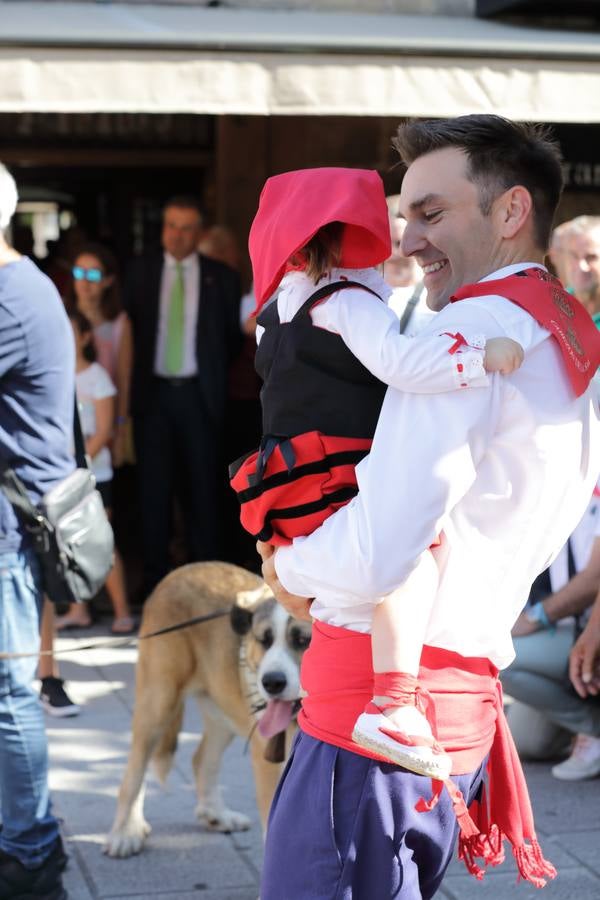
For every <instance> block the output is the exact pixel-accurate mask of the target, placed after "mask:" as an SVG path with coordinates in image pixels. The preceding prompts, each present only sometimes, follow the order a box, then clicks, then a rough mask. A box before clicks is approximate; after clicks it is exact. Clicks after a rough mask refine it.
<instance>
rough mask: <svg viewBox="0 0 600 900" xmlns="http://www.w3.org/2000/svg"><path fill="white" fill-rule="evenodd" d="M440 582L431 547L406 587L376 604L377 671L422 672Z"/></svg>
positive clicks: (374, 668) (375, 656) (373, 634)
mask: <svg viewBox="0 0 600 900" xmlns="http://www.w3.org/2000/svg"><path fill="white" fill-rule="evenodd" d="M437 585H438V570H437V566H436V564H435V560H434V558H433V556H432V554H431V553H430V552H429V550H427V551H425V553H423V554H422V556H421V558H420V559H419V562H418V563H417V566H416V568H415V569H414V570H413V571H412V572H411V574H410V575H409V577H408V578H407V580H406V581H405V582H404V584H403V585H402V587H400V588H398V589H397V590H396V591H393V592H392V593H391V594H388V596H387V597H386V598H385V599H384V600H383V601H382V602H381V603H380V604H379V605H378V606H377V607H376V608H375V613H374V615H373V626H372V632H371V639H372V651H373V671H374V672H406V673H407V674H409V675H415V676H416V675H418V673H419V665H420V662H421V651H422V649H423V644H424V643H425V631H426V629H427V623H428V622H429V617H430V615H431V610H432V607H433V601H434V599H435V594H436V591H437Z"/></svg>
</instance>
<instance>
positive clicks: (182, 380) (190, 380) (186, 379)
mask: <svg viewBox="0 0 600 900" xmlns="http://www.w3.org/2000/svg"><path fill="white" fill-rule="evenodd" d="M154 377H155V378H156V379H157V381H160V382H161V384H168V385H169V387H174V388H180V387H185V385H186V384H194V382H196V381H198V376H197V375H182V376H181V377H179V378H178V377H177V376H175V377H173V378H172V377H171V376H170V375H155V376H154Z"/></svg>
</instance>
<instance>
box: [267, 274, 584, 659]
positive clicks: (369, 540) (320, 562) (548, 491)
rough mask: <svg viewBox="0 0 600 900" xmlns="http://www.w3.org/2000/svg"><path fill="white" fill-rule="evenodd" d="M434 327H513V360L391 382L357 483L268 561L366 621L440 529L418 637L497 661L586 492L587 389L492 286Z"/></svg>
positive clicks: (553, 345)
mask: <svg viewBox="0 0 600 900" xmlns="http://www.w3.org/2000/svg"><path fill="white" fill-rule="evenodd" d="M531 265H532V264H531V263H522V264H519V265H513V266H507V267H505V268H503V269H501V270H499V271H497V272H494V273H492V274H491V275H489V276H487V278H486V279H483V280H484V281H485V280H491V279H496V278H501V277H503V276H506V275H510V274H513V273H514V272H517V271H519V270H521V269H524V268H530V267H531ZM441 331H449V332H457V331H460V332H462V333H465V332H469V331H470V332H480V333H482V334H485V335H486V337H487V338H490V337H495V336H508V337H511V338H513V339H514V340H516V341H518V342H519V343H520V344H521V345H522V346H523V348H524V349H525V361H524V363H523V365H522V366H521V368H520V369H518V370H517V371H516V372H514V373H513V374H512V375H510V376H508V377H504V376H501V375H493V376H491V377H490V378H489V382H490V383H489V386H488V387H484V388H481V389H479V390H468V391H454V392H451V393H445V394H430V395H424V394H418V393H405V392H401V391H397V390H394V389H389V390H388V391H387V394H386V397H385V400H384V403H383V407H382V410H381V415H380V418H379V422H378V425H377V430H376V432H375V437H374V440H373V446H372V449H371V453H370V454H369V456H368V457H366V458H365V459H364V460H363V461H362V462H361V463H359V465H358V466H357V469H356V471H357V479H358V485H359V493H358V494H357V496H356V497H355V498H353V500H351V501H350V503H349V504H347V505H346V506H345V507H343V508H342V509H340V510H338V511H337V512H336V513H335V514H334V515H332V516H331V517H330V518H329V519H327V520H326V521H325V522H324V524H323V525H322V526H321V527H320V528H318V529H317V530H316V531H315V532H314V533H313V534H311V535H310V536H308V537H302V538H296V540H295V541H294V542H293V544H292V545H291V546H290V547H283V548H280V549H279V550H278V552H277V555H276V559H275V567H276V570H277V574H278V577H279V579H280V581H281V583H282V584H283V585H284V587H285V588H286V589H287V590H288V591H290V592H291V593H293V594H299V595H301V596H304V597H315V598H316V599H315V601H314V602H313V604H312V610H311V611H312V614H313V615H314V616H315V617H316V618H318V619H320V620H322V621H324V622H327V623H329V624H331V625H338V626H343V627H346V628H351V629H355V630H357V631H365V632H366V631H369V630H370V625H371V618H372V611H373V607H374V604H376V603H377V602H379V600H380V599H381V598H382V597H383V596H384V595H386V594H389V593H390V592H391V591H392V590H394V589H395V588H396V587H398V586H399V585H401V584H402V583H403V582H404V581H405V580H406V578H407V576H408V575H409V574H410V572H411V570H412V569H413V567H414V565H415V562H416V560H417V559H418V557H419V556H420V555H421V553H422V552H423V551H424V550H426V548H427V547H429V546H430V545H431V543H432V541H433V540H434V538H435V537H436V536H437V535H439V534H442V532H443V534H442V541H441V545H440V546H439V547H438V548H436V549H435V550H434V551H433V553H434V556H435V558H436V561H437V563H438V567H439V570H440V583H439V590H438V593H437V596H436V599H435V603H434V609H433V612H432V615H431V618H430V620H429V625H428V628H427V633H426V643H427V644H430V645H433V646H437V647H443V648H446V649H448V650H453V651H455V652H457V653H460V654H462V655H463V656H484V657H488V658H489V659H491V660H492V662H493V663H494V664H495V665H496V666H498V668H503V667H505V666H507V665H508V664H509V663H510V662H511V661H512V659H513V657H514V650H513V646H512V640H511V635H510V631H511V627H512V625H513V624H514V622H515V620H516V618H517V616H518V614H519V612H520V611H521V609H522V608H523V606H524V604H525V601H526V599H527V596H528V593H529V588H530V586H531V583H532V581H533V579H534V578H535V577H536V575H537V574H538V573H539V572H541V571H542V570H543V569H544V568H546V567H547V566H549V565H550V563H551V561H552V560H553V558H554V557H555V556H556V554H557V553H558V551H559V550H560V548H561V547H562V546H563V545H564V543H565V542H566V540H567V538H568V536H569V535H570V534H571V533H572V531H573V530H574V528H575V526H576V525H577V523H578V522H579V520H580V519H581V517H582V515H583V512H584V510H585V508H586V506H587V504H588V502H589V499H590V497H591V495H592V491H593V488H594V485H595V483H596V481H597V478H598V474H599V472H600V421H599V412H598V403H597V399H596V396H595V392H594V391H593V389H592V388H589V389H588V390H587V391H586V392H585V394H583V395H582V396H581V397H575V395H574V393H573V389H572V388H571V385H570V382H569V379H568V375H567V372H566V370H565V367H564V364H563V361H562V356H561V353H560V350H559V347H558V344H557V342H556V341H555V340H554V338H552V337H551V335H550V334H549V332H548V331H547V330H546V329H544V328H542V327H541V326H540V325H539V324H538V323H537V322H536V321H535V320H534V319H533V317H532V316H530V315H529V314H528V313H527V312H525V311H524V310H523V309H521V308H520V307H519V306H517V305H516V304H513V303H511V302H510V301H508V300H506V299H505V298H503V297H500V296H497V295H490V296H489V297H480V298H473V299H467V300H462V301H460V302H458V303H453V304H449V305H448V306H446V307H445V308H444V309H443V310H442V311H441V312H440V313H438V315H437V316H436V317H435V319H434V321H433V322H432V323H431V325H430V326H429V327H428V328H427V329H426V330H425V331H424V332H422V334H423V335H426V334H435V333H439V332H441Z"/></svg>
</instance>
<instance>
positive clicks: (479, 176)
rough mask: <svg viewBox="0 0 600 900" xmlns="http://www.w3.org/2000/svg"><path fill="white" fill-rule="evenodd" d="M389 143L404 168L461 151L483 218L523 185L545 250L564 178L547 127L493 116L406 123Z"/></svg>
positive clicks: (557, 153) (559, 155)
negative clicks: (441, 152)
mask: <svg viewBox="0 0 600 900" xmlns="http://www.w3.org/2000/svg"><path fill="white" fill-rule="evenodd" d="M392 143H393V145H394V147H395V149H396V150H397V151H398V153H399V154H400V158H401V159H402V161H403V162H404V163H405V165H407V166H409V165H410V164H411V163H412V162H414V160H415V159H418V158H419V157H420V156H424V155H425V154H427V153H432V152H433V151H434V150H442V149H444V148H446V147H456V148H458V149H459V150H463V151H464V153H465V154H466V156H467V158H468V165H467V177H468V179H469V180H470V181H472V182H473V183H474V184H476V185H477V187H478V189H479V208H480V209H481V212H482V214H483V215H484V216H487V215H489V213H490V211H491V208H492V203H493V202H494V200H495V199H496V197H498V196H500V194H502V193H503V192H504V191H506V190H508V189H509V188H511V187H514V186H515V185H517V184H520V185H523V187H525V188H527V190H528V191H529V193H530V194H531V197H532V200H533V224H534V230H535V239H536V241H537V243H538V244H539V246H540V248H542V249H544V250H545V249H546V248H547V246H548V244H549V242H550V233H551V231H552V222H553V219H554V213H555V212H556V207H557V206H558V201H559V199H560V194H561V191H562V187H563V174H562V165H561V163H562V157H561V152H560V147H559V145H558V142H557V141H556V140H555V139H554V138H553V136H552V133H551V131H550V129H548V128H547V127H546V126H544V125H534V124H525V123H520V122H511V121H510V120H509V119H504V118H502V116H492V115H473V116H459V117H458V118H456V119H438V120H430V121H409V122H406V123H405V124H403V125H400V126H399V128H398V132H397V135H396V137H395V138H394V139H393V141H392Z"/></svg>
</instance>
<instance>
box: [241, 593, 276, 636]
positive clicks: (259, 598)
mask: <svg viewBox="0 0 600 900" xmlns="http://www.w3.org/2000/svg"><path fill="white" fill-rule="evenodd" d="M272 596H273V594H272V592H271V591H270V590H269V588H268V587H267V585H266V584H261V585H260V587H258V588H255V589H254V590H253V591H238V593H237V595H236V598H235V603H234V605H233V607H232V609H231V613H230V622H231V627H232V628H233V630H234V631H235V633H236V634H241V635H244V634H248V632H249V631H250V628H251V626H252V616H253V615H254V611H255V610H256V609H257V607H259V606H260V604H261V603H263V602H264V601H265V600H267V599H268V598H269V597H272Z"/></svg>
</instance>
